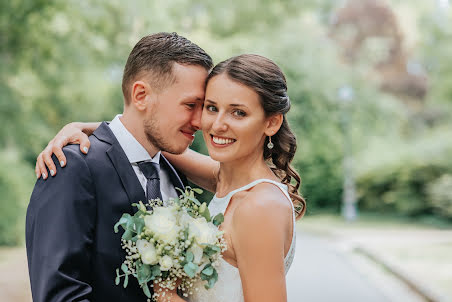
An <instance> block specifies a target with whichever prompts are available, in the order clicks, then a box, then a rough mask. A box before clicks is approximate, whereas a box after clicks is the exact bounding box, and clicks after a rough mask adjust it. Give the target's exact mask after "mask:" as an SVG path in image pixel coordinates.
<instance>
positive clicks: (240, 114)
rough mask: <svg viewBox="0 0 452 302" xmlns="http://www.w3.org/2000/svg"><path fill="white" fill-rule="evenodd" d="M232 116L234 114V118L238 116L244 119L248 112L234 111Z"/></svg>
mask: <svg viewBox="0 0 452 302" xmlns="http://www.w3.org/2000/svg"><path fill="white" fill-rule="evenodd" d="M232 114H233V115H234V116H237V117H244V116H246V112H245V111H243V110H239V109H237V110H234V111H233V112H232Z"/></svg>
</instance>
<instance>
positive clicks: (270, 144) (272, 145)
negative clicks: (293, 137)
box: [267, 136, 275, 149]
mask: <svg viewBox="0 0 452 302" xmlns="http://www.w3.org/2000/svg"><path fill="white" fill-rule="evenodd" d="M274 146H275V145H274V144H273V143H272V137H271V136H269V137H268V144H267V148H268V149H273V147H274Z"/></svg>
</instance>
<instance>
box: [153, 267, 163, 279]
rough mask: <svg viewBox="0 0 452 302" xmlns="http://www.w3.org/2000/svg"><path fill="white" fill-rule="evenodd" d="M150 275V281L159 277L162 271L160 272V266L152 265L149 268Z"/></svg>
mask: <svg viewBox="0 0 452 302" xmlns="http://www.w3.org/2000/svg"><path fill="white" fill-rule="evenodd" d="M151 271H152V272H151V274H152V279H154V278H156V277H158V276H160V274H161V273H162V271H161V270H160V265H154V266H152V268H151Z"/></svg>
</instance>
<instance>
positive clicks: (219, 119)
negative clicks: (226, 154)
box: [212, 114, 228, 132]
mask: <svg viewBox="0 0 452 302" xmlns="http://www.w3.org/2000/svg"><path fill="white" fill-rule="evenodd" d="M212 130H214V131H215V132H226V131H227V130H228V125H227V123H226V121H225V119H224V116H223V114H218V115H217V116H216V118H215V120H214V122H213V124H212Z"/></svg>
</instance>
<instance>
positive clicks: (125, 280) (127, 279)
mask: <svg viewBox="0 0 452 302" xmlns="http://www.w3.org/2000/svg"><path fill="white" fill-rule="evenodd" d="M127 284H129V275H127V274H126V276H125V278H124V285H123V286H124V288H126V287H127Z"/></svg>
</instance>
